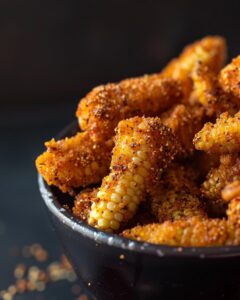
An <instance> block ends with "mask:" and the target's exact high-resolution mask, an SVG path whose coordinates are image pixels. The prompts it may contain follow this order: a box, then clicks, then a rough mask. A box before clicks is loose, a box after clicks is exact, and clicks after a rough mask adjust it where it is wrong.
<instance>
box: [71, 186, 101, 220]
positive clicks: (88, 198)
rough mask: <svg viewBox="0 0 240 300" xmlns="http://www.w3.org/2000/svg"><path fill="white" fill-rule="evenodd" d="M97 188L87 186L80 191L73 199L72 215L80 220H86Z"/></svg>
mask: <svg viewBox="0 0 240 300" xmlns="http://www.w3.org/2000/svg"><path fill="white" fill-rule="evenodd" d="M97 192H98V189H90V188H87V189H85V190H83V191H81V192H80V193H79V194H78V195H77V196H76V197H75V199H74V206H73V208H72V212H73V215H74V216H75V217H77V218H79V219H81V220H84V221H86V220H87V219H88V216H89V212H90V210H91V205H92V203H93V202H94V200H95V199H96V196H97Z"/></svg>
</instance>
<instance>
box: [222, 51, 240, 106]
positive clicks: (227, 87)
mask: <svg viewBox="0 0 240 300" xmlns="http://www.w3.org/2000/svg"><path fill="white" fill-rule="evenodd" d="M219 83H220V86H221V88H222V89H223V90H224V91H225V92H226V93H228V94H230V95H231V96H232V98H233V99H234V100H235V101H236V102H238V104H239V105H240V55H239V56H237V57H236V58H234V59H233V60H232V62H231V63H230V64H229V65H227V66H226V67H225V68H224V69H222V70H221V72H220V75H219Z"/></svg>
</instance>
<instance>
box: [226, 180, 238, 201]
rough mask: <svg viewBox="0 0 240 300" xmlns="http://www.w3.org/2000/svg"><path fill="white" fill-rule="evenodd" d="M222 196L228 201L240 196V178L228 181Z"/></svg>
mask: <svg viewBox="0 0 240 300" xmlns="http://www.w3.org/2000/svg"><path fill="white" fill-rule="evenodd" d="M221 196H222V199H223V200H224V201H226V202H229V201H231V200H232V199H234V198H235V197H238V196H240V180H234V181H233V182H231V183H228V184H227V185H226V186H225V187H224V189H223V190H222V193H221Z"/></svg>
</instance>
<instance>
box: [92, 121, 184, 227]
mask: <svg viewBox="0 0 240 300" xmlns="http://www.w3.org/2000/svg"><path fill="white" fill-rule="evenodd" d="M179 150H180V147H179V145H178V142H177V141H176V140H175V138H174V135H173V134H172V133H171V129H169V128H168V127H166V126H164V125H163V124H162V122H161V121H160V119H159V118H141V117H135V118H132V119H128V120H124V121H121V122H120V123H119V124H118V127H117V135H116V138H115V147H114V149H113V156H112V161H111V172H110V174H109V175H108V176H106V177H105V178H104V179H103V182H102V185H101V187H100V188H99V191H98V193H97V201H96V202H94V203H93V204H92V206H91V211H90V214H89V219H88V222H89V224H90V225H93V226H95V227H97V228H100V229H104V230H107V231H114V230H118V229H119V228H120V224H121V223H123V224H124V223H126V222H127V221H128V220H130V219H131V218H132V217H133V215H134V214H135V213H136V211H137V208H138V206H139V204H140V202H141V201H143V200H144V199H145V197H146V193H147V192H148V191H149V190H150V189H151V188H152V187H153V186H154V185H155V183H156V182H157V181H158V180H159V176H160V174H161V173H162V172H163V170H164V169H166V168H167V166H168V165H169V163H170V162H171V161H172V160H173V159H174V157H175V155H176V154H177V153H178V151H179Z"/></svg>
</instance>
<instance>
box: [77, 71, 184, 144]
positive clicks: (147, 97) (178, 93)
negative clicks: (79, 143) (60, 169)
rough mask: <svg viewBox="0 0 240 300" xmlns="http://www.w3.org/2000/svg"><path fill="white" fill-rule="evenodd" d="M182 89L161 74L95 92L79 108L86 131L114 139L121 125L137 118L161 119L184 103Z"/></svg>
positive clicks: (80, 121) (100, 87) (79, 114)
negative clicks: (167, 112)
mask: <svg viewBox="0 0 240 300" xmlns="http://www.w3.org/2000/svg"><path fill="white" fill-rule="evenodd" d="M182 97H183V95H182V90H181V85H180V84H179V83H178V82H176V81H175V80H173V79H170V78H163V77H162V76H161V75H160V74H154V75H145V76H142V77H138V78H131V79H125V80H123V81H121V82H119V83H110V84H107V85H103V86H99V87H96V88H94V89H93V90H92V91H91V92H90V93H89V94H87V96H86V97H85V98H83V99H82V100H81V101H80V103H79V106H78V110H77V113H76V114H77V117H78V120H79V124H80V127H81V128H82V129H83V130H91V131H92V133H93V134H95V135H99V134H102V135H104V136H105V137H107V138H109V137H111V136H112V135H113V133H114V129H115V128H116V126H117V124H118V122H119V121H121V120H124V119H127V118H130V117H133V116H136V115H139V116H141V115H144V116H158V115H159V114H160V113H161V112H163V111H164V110H166V109H168V108H169V107H171V106H172V105H173V104H175V103H177V102H179V101H180V100H181V99H182Z"/></svg>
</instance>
